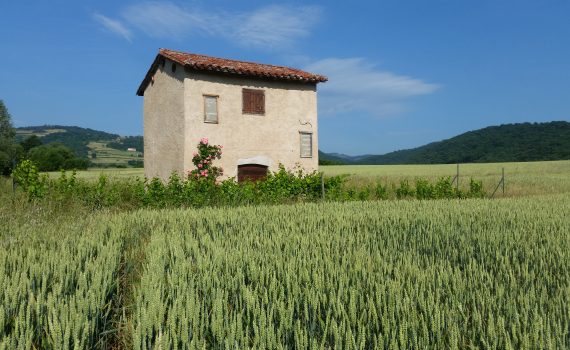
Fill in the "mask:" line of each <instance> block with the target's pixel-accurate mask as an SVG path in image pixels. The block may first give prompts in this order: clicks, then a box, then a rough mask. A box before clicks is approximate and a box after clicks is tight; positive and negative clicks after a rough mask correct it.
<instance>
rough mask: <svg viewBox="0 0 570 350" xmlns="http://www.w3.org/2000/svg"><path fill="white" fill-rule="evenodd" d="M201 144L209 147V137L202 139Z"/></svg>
mask: <svg viewBox="0 0 570 350" xmlns="http://www.w3.org/2000/svg"><path fill="white" fill-rule="evenodd" d="M200 143H202V144H204V145H207V144H208V138H207V137H204V138H202V139H201V140H200Z"/></svg>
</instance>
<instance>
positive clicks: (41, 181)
mask: <svg viewBox="0 0 570 350" xmlns="http://www.w3.org/2000/svg"><path fill="white" fill-rule="evenodd" d="M12 176H13V177H14V181H16V183H17V184H18V185H20V187H21V188H22V189H23V190H24V192H26V193H27V194H28V196H29V199H30V200H31V199H34V198H41V197H43V196H44V195H45V192H46V190H47V175H45V174H44V175H40V173H39V171H38V167H37V166H36V165H35V164H34V162H32V161H31V160H27V159H26V160H23V161H21V162H20V163H19V164H18V165H17V166H16V168H14V171H13V173H12Z"/></svg>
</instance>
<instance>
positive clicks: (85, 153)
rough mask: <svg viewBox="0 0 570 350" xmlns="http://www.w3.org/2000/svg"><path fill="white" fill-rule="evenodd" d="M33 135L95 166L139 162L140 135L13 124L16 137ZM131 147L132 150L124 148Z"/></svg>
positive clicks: (76, 127)
mask: <svg viewBox="0 0 570 350" xmlns="http://www.w3.org/2000/svg"><path fill="white" fill-rule="evenodd" d="M31 135H37V136H38V137H39V138H40V139H41V141H42V143H43V144H48V143H52V142H60V143H62V144H64V145H65V146H67V147H69V148H70V149H71V150H73V151H74V152H75V154H76V155H77V156H79V157H84V158H89V159H90V161H91V162H92V163H93V164H95V165H96V166H141V165H142V152H144V149H143V147H144V142H143V137H142V136H120V135H117V134H112V133H108V132H105V131H99V130H93V129H89V128H82V127H78V126H63V125H42V126H27V127H21V128H16V141H18V142H21V141H22V140H24V139H26V138H27V137H29V136H31ZM129 148H135V149H136V152H129V151H127V150H128V149H129Z"/></svg>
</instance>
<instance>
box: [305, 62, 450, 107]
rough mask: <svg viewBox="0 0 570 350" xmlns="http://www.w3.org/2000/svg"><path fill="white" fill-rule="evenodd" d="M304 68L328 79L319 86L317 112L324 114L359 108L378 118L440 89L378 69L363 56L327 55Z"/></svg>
mask: <svg viewBox="0 0 570 350" xmlns="http://www.w3.org/2000/svg"><path fill="white" fill-rule="evenodd" d="M305 68H306V69H307V70H308V71H310V72H314V73H319V74H324V75H327V76H328V78H329V81H328V82H327V83H325V84H322V85H319V90H320V95H319V106H322V108H321V110H320V112H322V113H323V114H325V115H326V114H329V115H333V114H338V113H343V112H359V111H361V112H368V113H372V114H373V115H375V116H380V117H381V116H386V115H393V114H397V113H400V112H402V111H404V110H405V109H406V108H405V100H407V99H409V98H411V97H414V96H419V95H426V94H431V93H433V92H434V91H436V90H437V89H439V88H440V86H439V85H437V84H431V83H426V82H424V81H422V80H420V79H417V78H412V77H409V76H405V75H398V74H395V73H392V72H389V71H384V70H379V69H378V68H377V67H376V66H375V65H374V64H372V63H370V62H367V61H366V60H365V59H363V58H327V59H323V60H320V61H317V62H314V63H312V64H310V65H308V66H307V67H305Z"/></svg>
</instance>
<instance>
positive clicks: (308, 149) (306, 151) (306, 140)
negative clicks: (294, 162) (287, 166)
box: [299, 132, 313, 158]
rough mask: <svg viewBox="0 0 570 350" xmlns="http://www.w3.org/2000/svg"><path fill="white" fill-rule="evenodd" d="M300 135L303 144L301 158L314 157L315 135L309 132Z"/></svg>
mask: <svg viewBox="0 0 570 350" xmlns="http://www.w3.org/2000/svg"><path fill="white" fill-rule="evenodd" d="M299 135H301V137H300V144H301V158H312V157H313V134H311V133H308V132H302V133H300V134H299Z"/></svg>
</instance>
